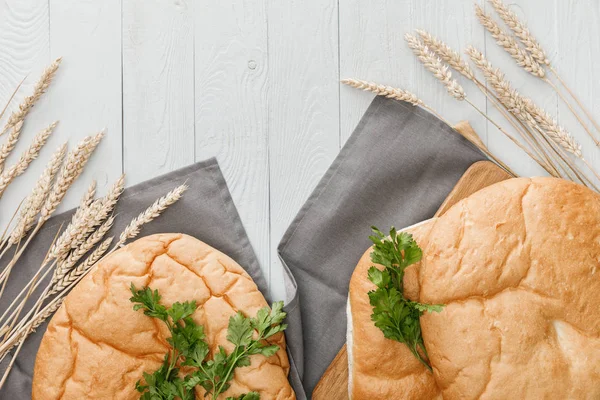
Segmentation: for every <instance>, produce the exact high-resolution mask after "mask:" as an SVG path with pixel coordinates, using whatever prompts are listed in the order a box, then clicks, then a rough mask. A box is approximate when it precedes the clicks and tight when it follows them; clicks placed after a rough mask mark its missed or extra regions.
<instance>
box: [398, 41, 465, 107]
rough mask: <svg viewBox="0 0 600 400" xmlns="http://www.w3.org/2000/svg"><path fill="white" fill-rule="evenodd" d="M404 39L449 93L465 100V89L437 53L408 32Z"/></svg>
mask: <svg viewBox="0 0 600 400" xmlns="http://www.w3.org/2000/svg"><path fill="white" fill-rule="evenodd" d="M404 39H405V40H406V43H408V47H410V48H411V50H412V51H413V53H414V54H415V55H416V56H417V58H418V59H419V60H420V61H421V63H423V65H424V66H425V68H426V69H428V70H429V71H430V72H431V73H432V74H433V76H435V77H436V78H437V79H438V80H439V81H440V82H442V84H443V85H444V86H445V87H446V90H447V91H448V93H450V95H451V96H452V97H454V98H455V99H457V100H461V101H462V100H465V98H466V95H465V91H464V89H463V88H462V86H461V85H460V84H459V83H458V82H457V81H456V79H454V78H452V72H450V71H449V69H448V66H447V65H444V64H442V62H441V60H440V59H439V58H438V57H437V56H436V55H435V53H433V52H432V51H431V50H429V48H428V47H427V46H426V45H425V44H424V43H422V42H421V41H420V40H419V39H417V37H416V36H414V35H411V34H409V33H407V34H406V35H404Z"/></svg>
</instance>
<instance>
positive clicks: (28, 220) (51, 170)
mask: <svg viewBox="0 0 600 400" xmlns="http://www.w3.org/2000/svg"><path fill="white" fill-rule="evenodd" d="M66 152H67V144H66V143H65V144H63V145H62V146H60V147H59V148H58V149H57V150H56V151H55V152H54V154H53V155H52V158H51V159H50V162H49V163H48V164H47V166H46V168H45V169H44V172H42V175H41V176H40V178H39V179H38V181H37V182H36V184H35V186H34V188H33V190H32V191H31V194H30V195H29V196H28V197H27V199H26V200H25V202H24V203H23V206H22V207H21V213H20V215H19V219H18V220H17V224H16V226H15V228H14V229H13V231H12V232H11V235H10V237H9V239H8V243H9V245H15V244H17V243H18V242H19V241H20V240H21V239H23V238H24V237H25V235H27V232H29V230H30V229H31V228H32V226H33V224H34V222H35V218H36V217H37V215H38V214H39V212H40V210H41V209H42V205H43V204H44V201H45V200H46V197H48V193H49V192H50V189H51V188H52V182H53V181H54V177H55V176H56V174H57V173H58V170H59V169H60V166H61V165H62V162H63V160H64V158H65V154H66Z"/></svg>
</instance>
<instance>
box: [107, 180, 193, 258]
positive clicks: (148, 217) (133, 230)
mask: <svg viewBox="0 0 600 400" xmlns="http://www.w3.org/2000/svg"><path fill="white" fill-rule="evenodd" d="M187 189H188V186H187V185H185V184H183V185H180V186H178V187H176V188H175V189H173V190H171V191H170V192H169V193H167V194H166V195H164V196H163V197H161V198H160V199H158V200H156V201H155V202H154V204H152V205H151V206H150V207H148V208H147V209H146V210H145V211H144V212H142V213H141V214H140V215H138V216H137V217H135V218H134V219H133V220H132V221H131V222H130V223H129V225H127V227H125V229H124V230H123V232H122V233H121V235H120V236H119V241H118V242H117V244H116V246H115V247H120V246H122V245H123V244H125V242H126V241H127V240H129V239H132V238H134V237H136V236H137V235H138V234H139V233H140V229H141V228H142V226H143V225H145V224H147V223H149V222H150V221H152V220H153V219H155V218H157V217H158V216H159V215H160V214H161V213H162V212H163V211H164V210H166V209H167V207H169V206H170V205H171V204H173V203H175V202H177V201H178V200H179V199H180V198H181V196H182V195H183V193H184V192H185V191H186V190H187Z"/></svg>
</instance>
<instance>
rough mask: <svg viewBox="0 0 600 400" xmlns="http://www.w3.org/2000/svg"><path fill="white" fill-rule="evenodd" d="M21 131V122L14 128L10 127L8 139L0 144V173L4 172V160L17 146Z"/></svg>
mask: <svg viewBox="0 0 600 400" xmlns="http://www.w3.org/2000/svg"><path fill="white" fill-rule="evenodd" d="M22 130H23V121H19V122H18V123H16V124H15V126H13V127H12V130H11V131H10V134H9V135H8V138H6V142H4V143H3V144H2V147H0V172H2V171H3V170H4V163H5V162H6V159H7V158H8V156H9V155H10V153H11V152H12V151H13V150H14V148H15V146H16V145H17V142H18V141H19V137H20V136H21V131H22Z"/></svg>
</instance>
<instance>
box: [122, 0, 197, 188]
mask: <svg viewBox="0 0 600 400" xmlns="http://www.w3.org/2000/svg"><path fill="white" fill-rule="evenodd" d="M191 6H192V3H191V2H190V1H187V0H177V1H172V2H171V1H169V2H167V1H159V0H130V1H125V2H123V14H122V20H123V152H124V154H123V158H124V170H125V173H127V176H128V184H134V183H137V182H139V181H142V180H145V179H148V178H152V177H154V176H157V175H160V174H163V173H166V172H168V171H171V170H173V169H176V168H178V167H183V166H185V165H188V164H190V163H192V162H194V58H193V54H194V43H193V42H194V36H193V21H192V11H191V9H190V7H191Z"/></svg>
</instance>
